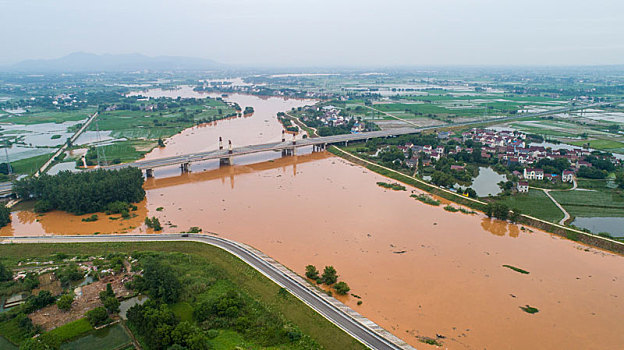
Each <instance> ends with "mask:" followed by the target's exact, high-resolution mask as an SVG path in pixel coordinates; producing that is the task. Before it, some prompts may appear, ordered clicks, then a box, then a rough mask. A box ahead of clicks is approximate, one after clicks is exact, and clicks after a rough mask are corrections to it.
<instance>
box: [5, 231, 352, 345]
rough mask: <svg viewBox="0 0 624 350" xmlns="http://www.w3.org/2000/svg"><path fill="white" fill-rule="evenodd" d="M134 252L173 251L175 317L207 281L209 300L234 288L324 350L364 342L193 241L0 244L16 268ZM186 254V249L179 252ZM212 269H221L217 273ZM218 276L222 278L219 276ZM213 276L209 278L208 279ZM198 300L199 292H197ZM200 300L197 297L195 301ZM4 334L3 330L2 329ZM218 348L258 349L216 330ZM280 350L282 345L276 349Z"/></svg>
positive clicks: (228, 257)
mask: <svg viewBox="0 0 624 350" xmlns="http://www.w3.org/2000/svg"><path fill="white" fill-rule="evenodd" d="M136 251H155V252H161V253H173V254H168V255H165V256H164V257H165V258H166V261H167V262H168V263H171V264H172V267H173V268H174V269H176V271H178V272H179V274H178V275H179V278H180V280H181V282H182V285H183V286H184V291H183V297H182V299H181V303H178V304H174V305H173V306H171V308H172V310H173V311H174V313H175V314H176V315H178V317H180V318H186V319H188V318H189V317H192V316H190V311H189V310H190V309H189V306H188V305H185V303H186V304H193V303H195V302H196V301H195V300H193V298H194V293H192V292H191V290H192V289H193V288H196V287H199V286H197V285H196V284H197V282H201V281H202V280H204V279H205V280H207V281H209V283H208V285H211V284H212V286H211V287H210V289H209V292H208V294H206V293H202V295H201V298H202V299H204V298H209V297H211V296H212V295H214V294H218V293H221V292H222V291H223V290H226V289H229V288H236V289H237V290H240V291H242V292H244V293H246V294H248V295H249V296H250V297H252V298H253V299H255V300H256V301H258V302H259V303H260V304H261V305H263V306H264V307H265V308H266V309H267V310H269V311H270V312H271V313H276V314H278V315H280V317H282V318H283V319H285V320H286V321H287V322H291V323H292V324H294V325H295V326H296V327H298V328H299V329H300V330H301V331H302V332H303V333H305V334H306V335H308V336H309V337H311V338H312V339H314V341H316V342H317V343H318V344H320V345H321V346H323V347H324V348H327V349H363V348H364V346H363V345H362V344H360V343H359V342H357V341H356V340H355V339H353V338H352V337H351V336H349V335H348V334H346V333H345V332H343V331H342V330H341V329H339V328H338V327H336V326H334V325H333V324H332V323H330V322H329V321H327V320H326V319H325V318H323V317H322V316H321V315H319V314H318V313H316V312H315V311H314V310H312V309H311V308H309V307H308V306H307V305H305V304H304V303H303V302H301V301H300V300H299V299H297V298H296V297H294V296H293V295H291V294H289V293H280V287H279V286H278V285H276V284H275V283H273V282H272V281H270V280H269V279H267V278H266V277H264V275H262V274H261V273H260V272H258V271H256V270H254V269H253V268H252V267H250V266H249V265H247V264H245V263H244V262H242V261H241V260H240V259H238V258H236V257H235V256H233V255H231V254H229V253H227V252H225V251H224V250H221V249H219V248H216V247H212V246H209V245H206V244H202V243H195V242H166V243H164V242H141V243H121V242H119V243H88V244H86V243H75V244H23V245H19V246H16V245H0V257H2V261H3V263H4V264H5V265H8V266H15V265H16V264H17V262H18V261H20V260H23V259H27V258H36V257H44V256H48V255H50V254H55V253H61V252H62V253H65V254H68V255H70V256H71V255H74V254H77V255H81V256H85V255H106V254H108V253H113V252H121V253H127V254H131V253H133V252H136ZM180 252H184V253H180ZM216 271H220V272H219V273H216ZM219 274H222V277H223V278H220V276H219ZM211 276H212V277H211ZM198 298H199V296H198ZM199 301H200V300H197V302H199ZM0 334H2V333H0ZM211 341H212V342H213V343H214V345H215V348H217V349H232V348H235V347H236V346H244V347H245V348H247V347H251V348H257V346H255V345H254V344H253V342H250V341H249V340H243V339H242V338H241V335H240V334H238V333H236V332H233V331H220V332H219V335H218V336H217V337H216V338H215V339H213V340H211ZM280 348H281V347H280Z"/></svg>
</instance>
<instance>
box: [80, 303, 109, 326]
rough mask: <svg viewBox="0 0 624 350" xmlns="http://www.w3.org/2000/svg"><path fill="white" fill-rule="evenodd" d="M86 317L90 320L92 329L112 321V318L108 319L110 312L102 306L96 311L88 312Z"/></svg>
mask: <svg viewBox="0 0 624 350" xmlns="http://www.w3.org/2000/svg"><path fill="white" fill-rule="evenodd" d="M86 315H87V320H89V323H90V324H91V326H92V327H98V326H101V325H103V324H106V323H108V322H109V321H110V318H109V317H108V312H106V309H105V308H104V307H102V306H100V307H96V308H95V309H93V310H91V311H88V312H87V313H86Z"/></svg>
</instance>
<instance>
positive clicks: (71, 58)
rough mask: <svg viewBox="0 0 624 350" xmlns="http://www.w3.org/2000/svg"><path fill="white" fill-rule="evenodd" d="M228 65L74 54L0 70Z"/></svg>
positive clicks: (119, 69) (198, 60)
mask: <svg viewBox="0 0 624 350" xmlns="http://www.w3.org/2000/svg"><path fill="white" fill-rule="evenodd" d="M223 67H225V65H223V64H220V63H217V62H215V61H212V60H209V59H204V58H192V57H177V56H157V57H149V56H145V55H141V54H123V55H110V54H104V55H96V54H92V53H85V52H75V53H72V54H69V55H67V56H63V57H60V58H54V59H41V60H25V61H22V62H19V63H16V64H13V65H8V66H0V71H5V72H6V71H12V72H129V71H140V70H150V71H170V70H214V69H218V68H223Z"/></svg>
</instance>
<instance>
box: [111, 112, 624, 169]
mask: <svg viewBox="0 0 624 350" xmlns="http://www.w3.org/2000/svg"><path fill="white" fill-rule="evenodd" d="M612 103H618V102H600V103H592V104H585V105H579V106H569V107H564V108H557V109H552V110H548V111H543V112H537V113H520V114H516V115H513V116H509V117H503V118H492V119H484V120H475V121H468V122H463V123H453V124H444V125H434V126H427V127H420V128H414V127H406V128H396V129H387V130H381V131H371V132H363V133H356V134H346V135H333V136H325V137H315V138H310V137H309V138H306V139H302V140H293V141H286V140H285V138H284V137H283V136H282V141H281V142H272V143H265V144H259V145H249V146H243V147H232V145H231V143H230V144H229V147H228V148H227V149H226V148H223V146H222V145H220V146H219V149H217V150H212V151H206V152H198V153H190V154H184V155H178V156H172V157H164V158H158V159H153V160H142V161H137V162H133V163H126V164H119V165H113V166H109V167H106V169H121V168H126V167H136V168H139V169H142V170H145V172H146V174H147V176H152V174H153V169H155V168H159V167H165V166H172V165H180V168H181V169H182V171H183V172H187V171H189V169H190V164H191V163H194V162H201V161H207V160H215V159H219V160H220V161H221V163H222V164H231V163H232V158H233V157H236V156H242V155H248V154H253V153H259V152H268V151H278V152H279V151H281V152H282V154H284V155H293V154H295V152H296V149H297V148H300V147H310V146H312V147H314V149H315V150H322V149H325V148H326V147H327V146H328V145H331V144H340V143H344V144H347V143H348V142H353V141H366V140H369V139H373V138H379V137H394V136H400V135H407V134H415V133H419V132H423V131H427V130H438V129H440V130H441V129H446V128H451V127H452V128H456V127H464V126H470V125H478V124H498V123H504V122H508V121H511V120H516V119H520V118H533V117H542V116H546V115H552V114H558V113H567V112H571V111H575V110H582V109H587V108H592V107H599V106H602V105H605V104H612ZM219 142H220V143H221V140H220V141H219Z"/></svg>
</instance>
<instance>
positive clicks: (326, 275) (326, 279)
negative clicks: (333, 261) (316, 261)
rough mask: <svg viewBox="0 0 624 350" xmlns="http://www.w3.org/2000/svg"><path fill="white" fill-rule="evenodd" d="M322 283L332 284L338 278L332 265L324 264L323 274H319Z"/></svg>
mask: <svg viewBox="0 0 624 350" xmlns="http://www.w3.org/2000/svg"><path fill="white" fill-rule="evenodd" d="M321 279H322V280H323V283H325V284H326V285H328V286H329V285H332V284H334V283H336V281H337V280H338V275H337V274H336V269H335V268H334V267H333V266H325V269H324V270H323V276H321Z"/></svg>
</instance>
